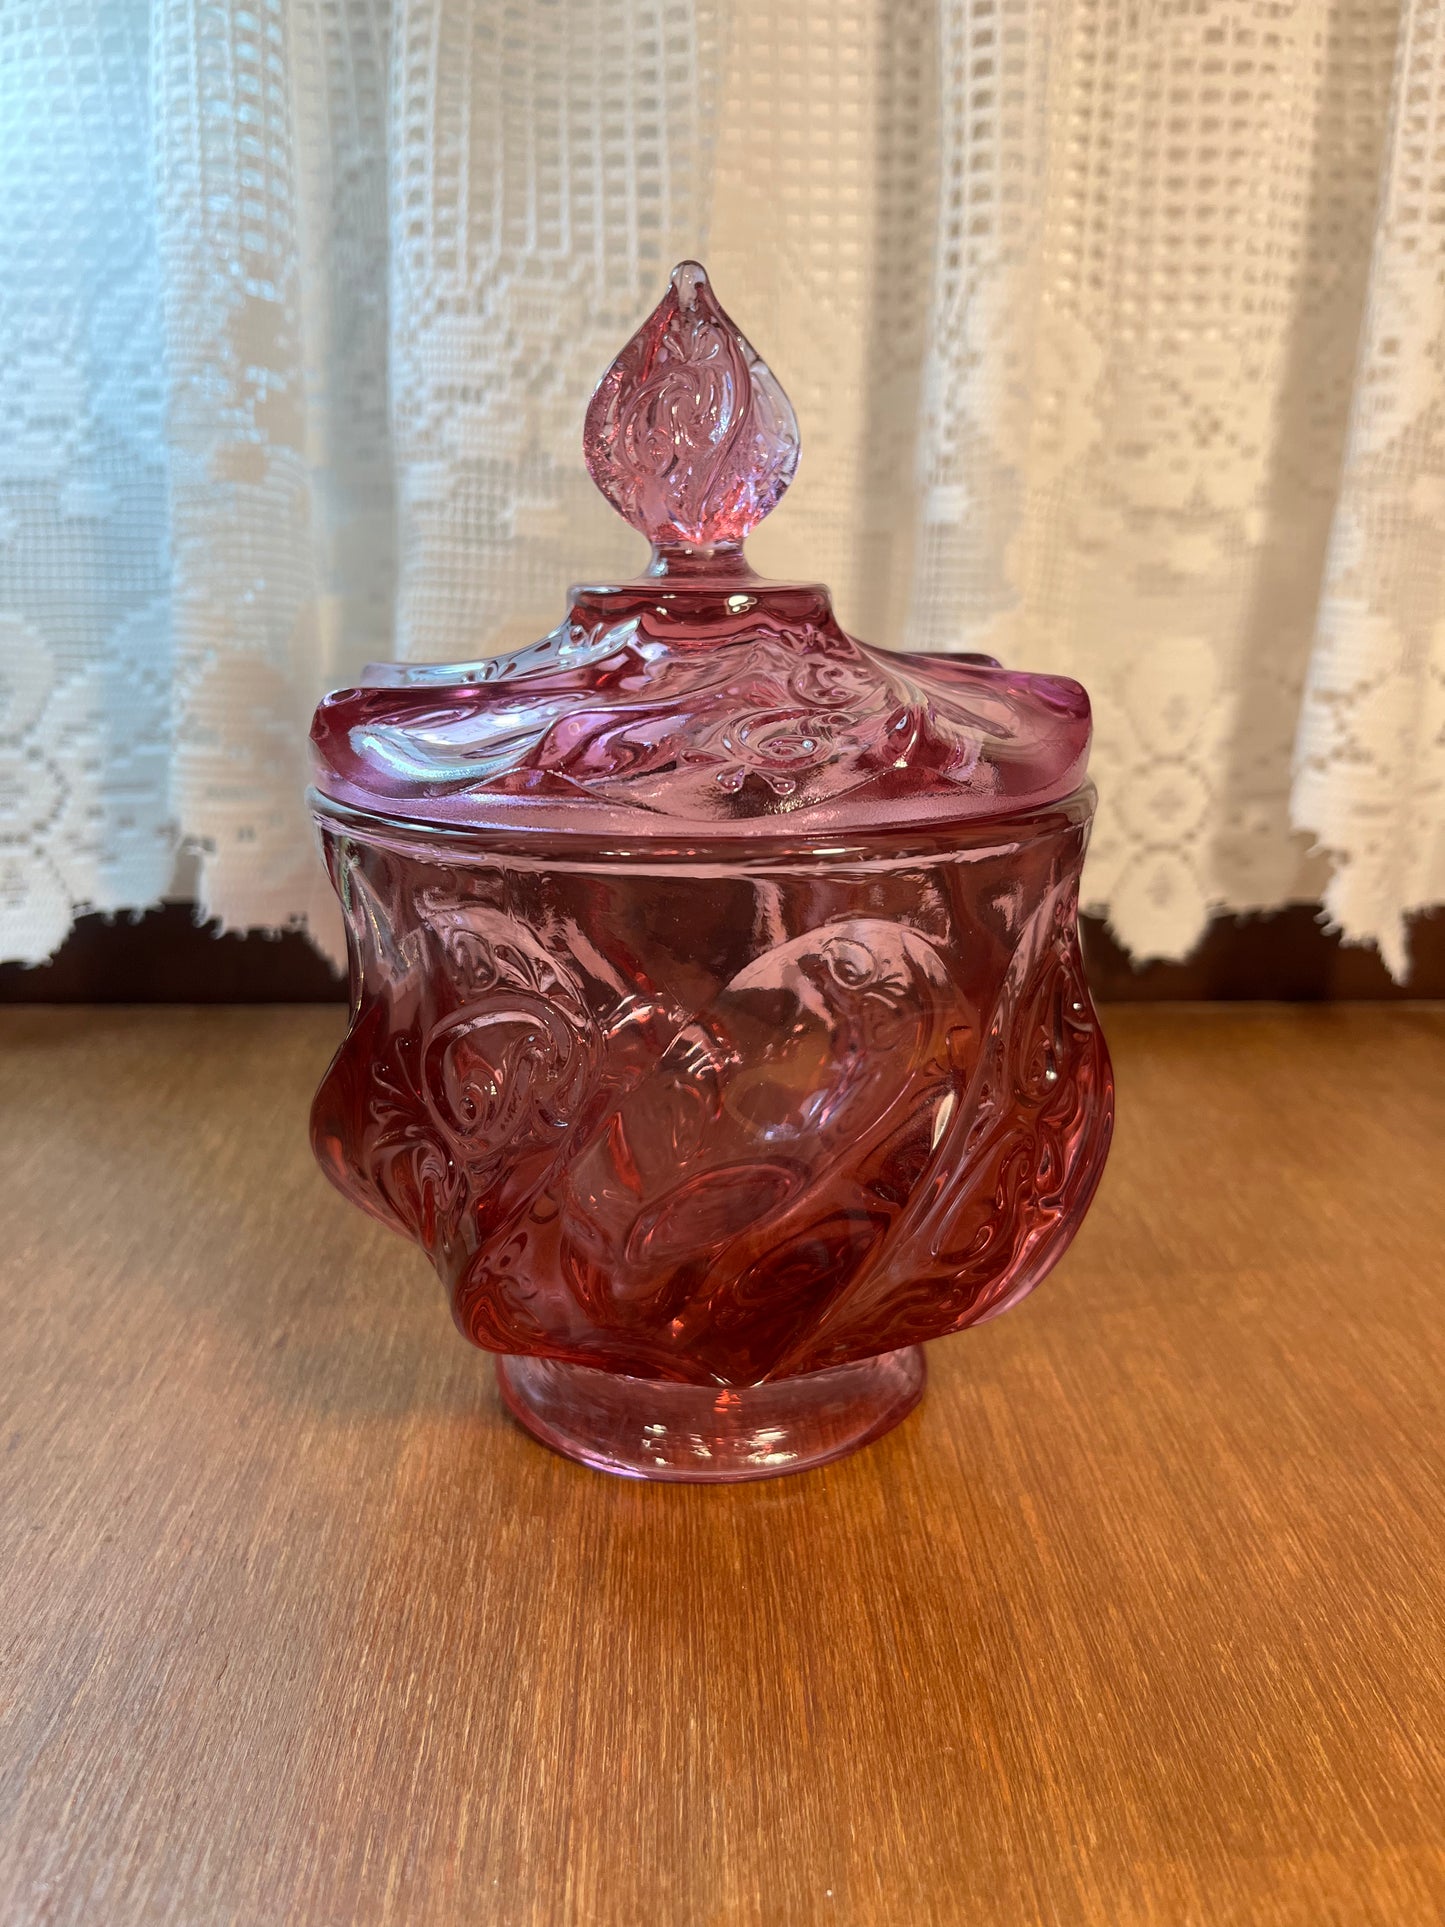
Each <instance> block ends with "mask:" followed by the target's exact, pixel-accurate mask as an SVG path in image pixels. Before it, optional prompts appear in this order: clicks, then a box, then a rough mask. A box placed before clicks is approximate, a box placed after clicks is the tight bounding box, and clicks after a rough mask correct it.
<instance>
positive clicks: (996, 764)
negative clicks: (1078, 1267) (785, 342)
mask: <svg viewBox="0 0 1445 1927" xmlns="http://www.w3.org/2000/svg"><path fill="white" fill-rule="evenodd" d="M584 447H585V453H586V460H587V465H588V468H589V470H590V471H591V474H592V478H593V480H594V481H595V482H596V484H597V486H598V487H599V488H600V489H601V491H602V493H603V494H604V495H605V496H606V497H607V499H608V500H609V501H610V502H611V503H612V505H613V506H614V507H615V508H616V509H617V510H618V511H619V512H620V513H621V514H622V515H623V516H624V517H625V518H626V519H627V521H629V522H630V523H631V524H632V526H633V527H634V528H636V529H639V530H640V531H641V532H642V533H643V534H644V535H646V536H647V537H648V539H649V541H650V542H651V544H652V561H651V565H650V566H649V568H648V569H647V571H646V573H645V574H644V575H643V576H641V577H639V578H638V579H637V580H636V581H633V582H628V583H624V584H622V585H621V586H614V587H607V588H580V589H575V590H573V591H572V598H571V607H570V609H569V610H568V613H567V615H566V617H565V619H564V620H563V621H562V622H561V623H560V624H559V626H558V627H557V628H556V629H555V630H554V631H553V632H552V634H551V635H549V636H547V637H545V638H544V639H543V640H542V641H540V642H538V643H535V644H533V645H531V646H530V647H528V648H525V649H522V650H520V651H518V652H517V653H515V654H513V655H508V656H502V657H494V658H491V659H487V660H482V661H477V662H469V663H454V664H404V663H398V664H389V665H385V666H383V667H379V668H373V669H371V670H369V671H368V672H367V674H366V676H365V678H364V679H363V681H362V682H361V683H360V684H359V685H358V686H356V687H354V688H350V689H343V690H339V691H337V692H335V693H334V694H332V695H329V696H327V697H326V698H325V699H324V700H323V701H322V703H321V704H320V706H319V708H318V709H317V711H316V717H315V722H314V724H313V728H312V739H313V745H314V770H315V788H314V790H313V793H312V802H313V806H314V810H315V814H316V819H317V822H318V824H319V826H320V831H321V837H322V842H323V846H324V849H325V853H326V858H327V863H328V866H329V869H330V874H331V877H332V881H333V883H334V884H335V887H336V891H337V894H338V895H339V897H340V899H341V904H342V908H343V912H344V915H345V921H346V927H347V933H348V946H349V952H350V964H351V1021H350V1025H349V1028H348V1030H347V1034H346V1038H345V1041H344V1042H343V1044H342V1045H341V1048H340V1050H339V1051H338V1052H337V1054H336V1057H335V1059H334V1061H333V1063H332V1065H331V1067H330V1069H329V1070H328V1072H327V1074H326V1077H325V1080H324V1082H323V1083H322V1085H321V1088H320V1090H319V1092H318V1093H317V1097H316V1101H315V1106H314V1109H313V1114H312V1135H313V1142H314V1145H315V1149H316V1155H317V1157H318V1159H319V1160H320V1162H321V1165H322V1167H323V1169H324V1170H325V1171H326V1172H327V1174H328V1176H330V1177H331V1178H332V1179H333V1181H334V1182H335V1183H336V1184H337V1185H338V1186H339V1187H340V1188H341V1190H342V1191H344V1192H345V1193H346V1195H347V1196H348V1197H350V1198H352V1199H354V1200H355V1201H356V1202H357V1203H358V1204H360V1205H361V1206H363V1207H364V1208H365V1209H366V1210H368V1211H370V1212H371V1213H372V1214H373V1215H374V1216H375V1217H378V1218H380V1219H381V1220H382V1221H383V1223H385V1224H388V1225H390V1226H392V1227H393V1228H394V1229H396V1230H398V1231H400V1232H402V1233H403V1234H404V1235H406V1236H407V1237H409V1238H412V1239H414V1240H415V1241H416V1242H417V1243H418V1244H420V1245H421V1246H422V1248H423V1249H424V1250H425V1251H426V1252H427V1254H428V1255H429V1256H430V1258H431V1259H432V1261H433V1263H434V1264H435V1266H436V1268H437V1270H438V1272H439V1273H440V1274H441V1277H442V1279H443V1281H444V1283H445V1285H446V1287H447V1291H448V1293H449V1295H450V1298H451V1304H452V1309H453V1313H454V1315H455V1318H456V1322H457V1324H458V1326H459V1327H460V1329H461V1330H462V1332H463V1333H464V1334H465V1336H466V1337H468V1338H469V1339H471V1340H472V1341H473V1342H474V1343H475V1344H477V1345H480V1346H483V1347H485V1348H486V1349H488V1350H489V1351H492V1352H494V1353H495V1354H496V1355H497V1359H496V1367H497V1375H498V1379H499V1382H500V1386H501V1391H502V1396H503V1398H504V1400H505V1402H506V1404H507V1406H508V1407H509V1408H510V1410H511V1411H512V1413H513V1414H514V1415H515V1417H516V1418H517V1419H518V1420H519V1421H520V1422H521V1424H522V1425H523V1426H524V1427H526V1428H527V1430H528V1431H530V1432H532V1433H533V1434H535V1436H536V1437H538V1438H540V1439H542V1440H543V1441H545V1442H546V1443H547V1444H549V1445H552V1446H554V1447H555V1448H556V1449H558V1450H559V1451H562V1452H564V1453H567V1454H569V1455H570V1456H572V1457H573V1458H577V1459H581V1460H583V1461H585V1462H586V1463H588V1464H591V1465H595V1466H600V1467H604V1468H606V1469H609V1470H612V1471H616V1472H622V1473H627V1474H631V1475H633V1476H636V1477H642V1478H657V1479H686V1480H733V1479H746V1478H758V1477H764V1476H767V1475H769V1474H773V1473H778V1472H787V1471H792V1470H798V1469H801V1468H802V1467H805V1466H808V1465H814V1464H818V1463H821V1462H822V1461H824V1460H826V1459H830V1458H834V1457H837V1456H838V1455H839V1454H841V1453H843V1452H846V1451H848V1450H851V1449H852V1448H853V1447H855V1446H858V1445H861V1444H863V1443H865V1442H866V1441H867V1440H869V1439H872V1438H875V1437H877V1436H878V1435H879V1434H880V1433H882V1432H884V1431H886V1430H887V1429H888V1428H889V1427H890V1426H892V1425H894V1424H896V1423H897V1422H898V1420H899V1419H901V1418H902V1417H903V1416H904V1415H905V1414H906V1413H907V1412H908V1411H909V1410H910V1409H911V1408H912V1406H913V1405H914V1404H915V1403H916V1401H917V1399H918V1397H919V1394H920V1392H921V1390H922V1386H923V1377H924V1367H923V1356H922V1352H921V1350H920V1346H921V1344H922V1343H923V1341H925V1340H927V1339H933V1338H940V1337H942V1336H943V1335H944V1334H946V1333H950V1332H957V1331H961V1330H963V1328H964V1327H965V1326H968V1325H974V1324H977V1323H979V1322H980V1321H981V1320H982V1319H985V1318H990V1317H993V1316H994V1315H995V1314H996V1313H998V1312H1000V1311H1003V1310H1005V1309H1006V1308H1007V1307H1008V1306H1010V1305H1012V1304H1014V1303H1016V1302H1017V1301H1018V1300H1019V1299H1020V1298H1022V1297H1023V1296H1024V1294H1025V1293H1026V1292H1028V1291H1030V1290H1032V1288H1033V1287H1034V1285H1036V1284H1037V1283H1038V1282H1039V1280H1040V1279H1041V1278H1042V1277H1043V1276H1044V1274H1045V1273H1046V1272H1047V1271H1048V1270H1049V1269H1050V1268H1051V1267H1052V1266H1053V1265H1054V1264H1055V1263H1056V1262H1057V1260H1058V1258H1059V1256H1060V1255H1061V1253H1062V1252H1063V1251H1064V1249H1065V1247H1066V1246H1067V1244H1068V1242H1069V1240H1070V1239H1071V1237H1072V1236H1073V1234H1074V1232H1075V1231H1076V1230H1077V1229H1078V1226H1079V1223H1080V1220H1081V1219H1082V1217H1083V1215H1084V1212H1085V1211H1086V1209H1087V1208H1088V1204H1089V1201H1090V1199H1091V1197H1092V1195H1093V1192H1094V1188H1095V1186H1096V1185H1097V1183H1098V1180H1099V1175H1100V1172H1101V1170H1102V1168H1103V1163H1104V1158H1105V1155H1106V1152H1107V1149H1108V1144H1109V1136H1110V1131H1111V1127H1112V1121H1113V1085H1112V1077H1111V1073H1110V1067H1109V1058H1108V1053H1107V1050H1106V1049H1105V1045H1104V1039H1103V1036H1102V1035H1101V1033H1100V1029H1099V1025H1098V1022H1097V1019H1096V1017H1095V1013H1094V1010H1093V1006H1092V1004H1091V1002H1090V998H1089V992H1088V988H1087V985H1086V983H1085V980H1084V975H1083V970H1082V967H1081V962H1080V956H1079V948H1078V935H1077V892H1078V879H1079V870H1080V866H1081V864H1082V861H1083V856H1084V847H1085V843H1086V841H1087V838H1088V832H1089V825H1090V821H1091V818H1092V815H1093V804H1094V797H1093V791H1092V789H1091V788H1090V786H1089V784H1088V781H1087V779H1086V775H1085V769H1086V764H1087V759H1088V751H1089V733H1090V722H1089V704H1088V698H1087V697H1086V696H1085V694H1084V691H1083V690H1082V689H1081V688H1080V687H1079V685H1078V684H1077V683H1074V682H1070V681H1068V680H1066V679H1064V678H1061V677H1058V676H1043V675H1027V674H1024V673H1022V672H1019V671H1015V670H1009V669H1004V668H1001V667H1000V666H999V665H998V664H997V663H995V662H993V661H991V660H990V659H988V658H986V657H982V656H939V655H927V656H923V655H908V654H900V653H893V652H889V651H886V650H881V649H874V648H870V647H869V646H868V645H867V644H865V643H861V642H857V641H855V640H854V639H853V638H852V637H850V636H848V635H847V634H845V633H844V631H843V630H842V629H841V628H840V627H839V624H838V622H837V619H836V618H835V616H834V613H833V609H832V605H831V603H830V601H829V597H828V592H827V590H826V589H824V588H821V587H819V586H818V585H816V584H812V583H794V582H771V581H765V580H763V579H762V578H760V577H759V576H757V575H755V574H754V573H753V571H752V570H751V568H750V567H749V565H748V563H747V561H746V559H745V557H744V554H743V539H744V537H745V536H746V535H747V533H748V531H749V530H750V529H751V528H752V527H753V526H754V525H755V524H756V523H757V522H758V521H759V520H761V518H762V517H763V516H764V515H766V514H767V513H768V511H769V510H770V509H771V508H772V507H773V506H774V505H775V504H776V502H777V501H778V499H779V498H780V497H781V495H782V494H783V491H784V490H785V489H786V488H787V486H788V483H789V481H790V480H791V478H792V475H793V471H794V469H795V467H796V465H797V460H798V431H797V424H796V422H795V420H794V417H793V412H792V409H791V407H790V406H789V404H788V401H787V398H786V396H785V395H784V394H783V392H782V389H781V388H780V386H779V384H778V382H777V381H776V379H775V378H774V376H773V375H772V373H771V372H770V371H769V370H768V368H767V367H766V366H765V365H764V363H763V362H761V361H760V360H759V359H758V356H757V354H756V353H755V351H754V350H753V349H752V347H751V346H750V345H749V344H748V342H747V341H746V340H745V339H744V338H743V336H742V335H741V334H740V333H739V332H738V330H737V328H736V327H735V326H734V325H733V323H732V322H731V321H730V320H729V318H728V316H727V315H726V314H725V313H724V312H723V310H722V309H721V308H720V307H719V305H718V304H717V301H716V300H715V298H714V296H713V293H712V290H711V288H710V286H709V284H708V281H707V277H706V275H705V274H704V272H703V270H702V269H701V268H700V267H698V266H697V265H696V264H694V263H691V262H687V263H684V264H683V265H682V266H681V267H679V268H678V269H676V271H675V272H674V274H673V276H672V280H671V285H670V287H669V289H668V291H667V293H666V294H665V295H664V297H663V299H662V301H661V303H660V304H659V306H658V307H657V309H656V310H655V311H654V313H653V314H652V315H651V316H650V317H649V318H648V319H647V320H646V321H645V322H644V323H643V325H642V327H641V328H640V329H639V330H638V332H637V334H636V335H635V336H634V337H633V339H632V340H631V341H630V342H628V344H627V346H626V347H625V348H624V349H623V350H622V352H621V354H620V355H619V356H618V358H617V360H616V361H615V362H614V363H613V364H612V366H611V368H609V369H608V371H607V373H606V374H605V375H604V376H603V378H602V381H601V383H600V385H599V387H598V389H597V391H596V393H595V395H594V396H593V398H592V402H591V404H590V406H589V408H588V411H587V417H586V422H585V428H584Z"/></svg>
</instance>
